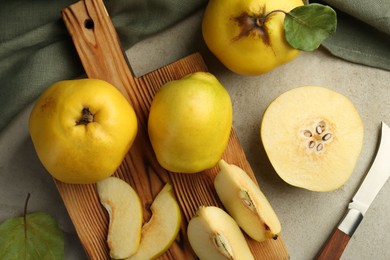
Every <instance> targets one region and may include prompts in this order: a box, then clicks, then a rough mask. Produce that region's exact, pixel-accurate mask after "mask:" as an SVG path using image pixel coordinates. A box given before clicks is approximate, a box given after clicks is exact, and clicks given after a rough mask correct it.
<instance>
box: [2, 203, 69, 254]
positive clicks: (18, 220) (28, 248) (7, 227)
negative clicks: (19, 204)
mask: <svg viewBox="0 0 390 260" xmlns="http://www.w3.org/2000/svg"><path fill="white" fill-rule="evenodd" d="M26 204H27V202H26ZM0 259H7V260H13V259H15V260H16V259H17V260H24V259H50V260H52V259H53V260H55V259H64V237H63V233H62V231H61V230H60V229H59V227H58V225H57V222H56V221H55V219H54V218H53V217H51V216H50V215H49V214H47V213H44V212H34V213H31V214H24V216H22V217H14V218H9V219H7V220H5V221H4V222H3V223H1V224H0Z"/></svg>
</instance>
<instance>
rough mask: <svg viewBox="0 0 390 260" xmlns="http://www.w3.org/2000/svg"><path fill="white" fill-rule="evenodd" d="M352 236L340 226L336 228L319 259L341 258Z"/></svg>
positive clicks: (334, 259) (335, 259)
mask: <svg viewBox="0 0 390 260" xmlns="http://www.w3.org/2000/svg"><path fill="white" fill-rule="evenodd" d="M350 238H351V237H350V236H349V235H347V234H345V233H344V232H343V231H341V230H340V229H338V228H335V230H334V231H333V233H332V235H331V236H330V237H329V239H328V241H327V242H326V244H325V246H324V247H323V248H322V250H321V252H320V254H319V255H318V257H317V258H316V259H317V260H337V259H340V257H341V255H342V254H343V252H344V249H345V247H346V246H347V244H348V241H349V239H350Z"/></svg>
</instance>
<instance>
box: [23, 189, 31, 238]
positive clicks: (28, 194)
mask: <svg viewBox="0 0 390 260" xmlns="http://www.w3.org/2000/svg"><path fill="white" fill-rule="evenodd" d="M30 196H31V194H30V193H27V198H26V202H25V203H24V212H23V221H24V238H25V241H27V205H28V201H29V200H30Z"/></svg>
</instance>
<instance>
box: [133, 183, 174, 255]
mask: <svg viewBox="0 0 390 260" xmlns="http://www.w3.org/2000/svg"><path fill="white" fill-rule="evenodd" d="M150 210H151V211H152V217H151V218H150V220H149V222H147V223H145V224H144V225H143V227H142V233H141V242H140V245H139V248H138V251H137V252H136V253H135V254H134V255H132V256H131V257H130V258H127V259H128V260H136V259H139V260H144V259H156V258H157V257H159V256H160V255H162V254H163V253H164V252H165V251H166V250H167V249H168V248H169V247H170V246H171V245H172V243H173V241H175V238H176V237H177V234H178V233H179V230H180V224H181V213H180V208H179V204H178V203H177V201H176V199H175V197H174V194H173V190H172V186H171V184H169V183H167V184H165V186H164V188H163V189H162V190H161V191H160V192H159V193H158V195H157V196H156V198H155V199H154V201H153V203H152V205H151V207H150Z"/></svg>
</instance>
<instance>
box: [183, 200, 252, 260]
mask: <svg viewBox="0 0 390 260" xmlns="http://www.w3.org/2000/svg"><path fill="white" fill-rule="evenodd" d="M187 235H188V240H189V241H190V244H191V247H192V249H193V250H194V252H195V254H196V255H197V256H198V257H199V258H200V259H213V260H226V259H246V260H250V259H254V258H253V255H252V253H251V251H250V249H249V246H248V244H247V242H246V240H245V237H244V234H243V233H242V232H241V229H240V227H239V226H238V225H237V223H236V222H235V221H234V219H233V218H232V217H231V216H230V215H229V214H228V213H226V212H225V211H224V210H223V209H221V208H218V207H215V206H201V207H199V208H198V210H197V212H196V214H195V216H194V217H192V218H191V220H190V222H189V223H188V228H187Z"/></svg>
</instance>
